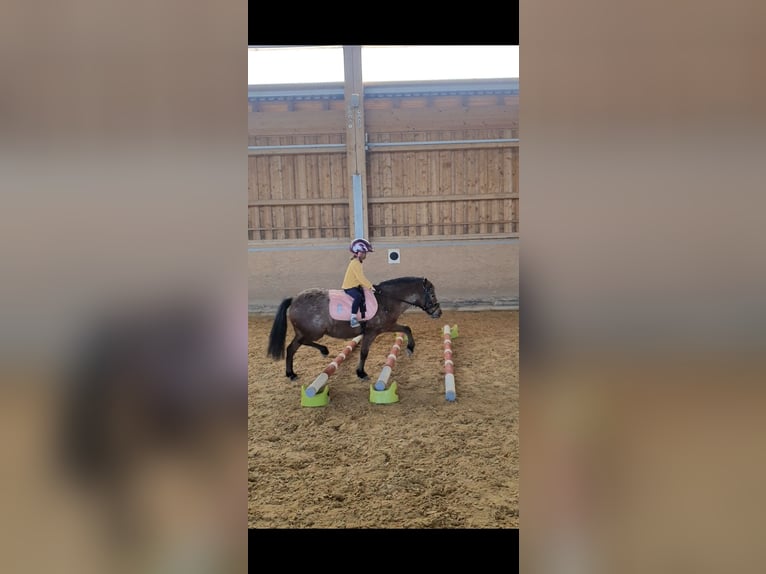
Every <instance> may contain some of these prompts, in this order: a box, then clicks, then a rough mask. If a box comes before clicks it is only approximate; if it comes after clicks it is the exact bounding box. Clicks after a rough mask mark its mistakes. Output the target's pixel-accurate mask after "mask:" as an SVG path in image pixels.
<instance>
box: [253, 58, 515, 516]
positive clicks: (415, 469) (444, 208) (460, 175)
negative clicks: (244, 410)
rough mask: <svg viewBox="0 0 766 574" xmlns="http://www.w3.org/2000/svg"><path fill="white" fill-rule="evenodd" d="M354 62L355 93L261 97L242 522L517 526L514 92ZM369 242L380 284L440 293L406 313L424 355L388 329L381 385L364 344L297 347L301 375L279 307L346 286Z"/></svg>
mask: <svg viewBox="0 0 766 574" xmlns="http://www.w3.org/2000/svg"><path fill="white" fill-rule="evenodd" d="M343 57H344V63H345V81H344V82H341V83H337V84H311V85H308V84H307V85H302V84H301V85H279V86H250V87H249V89H248V114H249V148H248V154H249V203H248V234H249V237H248V239H249V253H248V260H249V269H250V279H249V304H250V322H249V385H248V388H249V445H248V492H249V498H248V507H249V513H248V526H249V527H250V528H292V529H295V528H518V527H519V339H518V331H519V277H518V259H519V170H518V162H519V139H518V138H519V136H518V109H519V108H518V101H519V82H518V79H497V80H470V81H466V80H460V81H430V82H406V83H404V82H394V83H386V84H383V83H379V84H370V83H364V82H363V80H362V77H363V74H362V70H361V54H360V47H358V46H347V47H344V49H343ZM355 237H364V238H367V239H368V240H369V241H370V242H371V244H372V245H373V247H374V252H372V253H368V255H367V258H366V260H365V261H364V272H365V275H366V276H367V277H368V278H369V279H370V280H371V281H372V282H373V283H374V284H376V285H377V284H380V283H382V282H384V281H388V280H392V279H396V278H405V277H416V278H423V279H427V280H428V281H429V282H430V283H431V284H433V287H434V295H435V299H436V301H438V304H439V308H440V311H441V314H440V315H439V314H438V313H435V314H434V315H436V316H429V314H428V313H426V311H425V309H424V308H423V307H424V305H420V304H417V301H416V302H415V303H412V304H410V306H409V307H407V309H408V310H407V311H406V312H405V313H404V314H402V315H401V317H399V319H398V323H399V324H400V325H406V326H408V327H410V328H411V330H412V335H413V337H412V338H413V339H414V343H415V348H414V352H413V353H412V354H411V355H410V354H409V353H408V352H407V348H406V347H407V343H411V342H412V341H403V342H402V344H401V345H396V346H395V343H396V336H397V335H399V333H393V332H384V333H382V334H380V335H379V336H378V337H377V338H376V339H375V341H374V342H373V343H372V345H371V347H370V349H369V354H368V356H367V360H366V365H365V370H366V372H367V374H368V375H369V378H368V379H367V380H361V379H359V378H358V377H357V373H356V369H357V363H358V361H359V358H360V348H359V347H358V346H356V347H355V346H354V345H355V343H353V342H351V341H352V338H353V337H352V336H349V337H342V338H333V337H330V336H324V337H322V338H321V339H319V340H318V344H319V345H324V346H326V347H327V351H328V354H327V355H326V356H323V355H322V354H321V353H320V351H319V350H318V349H316V348H311V347H309V346H306V345H303V346H300V347H299V348H298V350H297V352H296V353H295V357H294V365H293V366H294V370H295V373H296V374H297V375H298V378H296V379H295V380H291V379H290V378H288V377H287V376H286V363H285V359H284V358H281V359H279V360H277V359H274V358H272V357H270V356H267V349H268V347H269V336H270V332H271V330H272V325H273V323H274V319H275V314H276V311H277V309H278V307H279V306H280V303H282V301H283V300H284V299H286V298H295V297H296V296H297V295H298V294H299V293H300V292H301V291H303V290H304V289H307V288H320V289H340V285H341V281H342V279H343V274H344V272H345V269H346V265H347V264H348V261H349V256H350V254H349V244H350V243H351V241H352V240H353V239H354V238H355ZM431 303H432V304H431V306H429V305H425V307H428V309H429V310H432V309H433V308H434V307H433V304H435V302H431ZM405 306H406V304H405ZM378 312H379V313H380V312H381V310H380V309H379V311H378ZM371 324H372V323H371ZM357 332H359V330H358V329H357ZM292 337H293V327H292V326H291V325H288V329H287V334H286V344H289V343H290V341H291V339H292ZM387 364H388V368H386V369H384V367H385V366H386V365H387ZM450 371H451V372H450ZM323 372H325V373H327V376H326V381H325V382H324V384H323V385H322V386H321V389H319V390H318V391H317V394H316V395H315V396H313V397H310V396H308V394H310V393H311V392H312V391H311V390H310V391H309V393H307V392H306V389H307V388H309V387H310V386H311V385H312V383H315V382H316V381H317V380H319V379H320V375H321V374H322V373H323ZM381 378H382V379H384V383H385V390H376V389H375V387H374V385H375V384H376V383H378V382H379V381H380V379H381ZM448 391H454V394H452V392H449V393H448ZM312 399H313V400H312Z"/></svg>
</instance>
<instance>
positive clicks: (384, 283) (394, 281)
mask: <svg viewBox="0 0 766 574" xmlns="http://www.w3.org/2000/svg"><path fill="white" fill-rule="evenodd" d="M424 280H425V277H397V278H395V279H387V280H386V281H381V282H380V283H378V285H380V286H381V287H385V286H390V285H402V284H409V283H415V282H420V283H422V282H423V281H424Z"/></svg>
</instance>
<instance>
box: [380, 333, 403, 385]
mask: <svg viewBox="0 0 766 574" xmlns="http://www.w3.org/2000/svg"><path fill="white" fill-rule="evenodd" d="M403 344H404V335H401V334H400V335H397V336H396V340H395V341H394V344H393V345H392V346H391V352H390V353H389V354H388V357H387V358H386V364H385V365H383V369H382V370H381V371H380V376H379V377H378V380H377V381H375V390H376V391H384V390H386V384H387V383H388V377H390V376H391V370H392V369H393V368H394V365H395V364H396V356H397V355H398V354H399V351H400V350H401V348H402V345H403Z"/></svg>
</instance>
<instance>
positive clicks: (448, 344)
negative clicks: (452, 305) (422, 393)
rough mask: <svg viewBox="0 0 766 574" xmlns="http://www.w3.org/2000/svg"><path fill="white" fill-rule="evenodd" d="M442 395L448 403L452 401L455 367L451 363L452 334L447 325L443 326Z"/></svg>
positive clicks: (454, 394) (453, 396) (454, 396)
mask: <svg viewBox="0 0 766 574" xmlns="http://www.w3.org/2000/svg"><path fill="white" fill-rule="evenodd" d="M443 333H444V373H445V374H444V395H445V397H446V398H447V400H448V401H454V400H455V398H456V393H455V366H454V364H453V362H452V334H451V333H450V328H449V325H444V330H443Z"/></svg>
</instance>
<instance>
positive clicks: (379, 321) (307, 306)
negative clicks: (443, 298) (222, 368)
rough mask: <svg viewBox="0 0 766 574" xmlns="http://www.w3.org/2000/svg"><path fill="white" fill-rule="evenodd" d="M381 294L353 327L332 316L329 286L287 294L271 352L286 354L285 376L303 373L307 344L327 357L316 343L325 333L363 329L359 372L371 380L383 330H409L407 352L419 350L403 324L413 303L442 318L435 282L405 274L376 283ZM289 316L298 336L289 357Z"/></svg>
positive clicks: (278, 315) (342, 336) (346, 333)
mask: <svg viewBox="0 0 766 574" xmlns="http://www.w3.org/2000/svg"><path fill="white" fill-rule="evenodd" d="M375 298H376V300H377V303H378V311H377V313H376V314H375V315H374V316H372V317H370V318H369V320H367V321H364V322H362V324H361V325H360V326H359V327H351V325H350V324H349V321H348V320H337V319H333V318H332V317H331V316H330V311H329V309H330V292H329V290H327V289H319V288H310V289H305V290H303V291H301V292H300V293H298V295H297V296H295V297H294V298H293V297H288V298H286V299H284V300H283V301H282V303H281V304H280V305H279V309H278V310H277V312H276V315H275V317H274V323H273V325H272V327H271V333H270V334H269V346H268V351H267V356H268V357H271V358H272V359H274V360H280V359H282V358H285V376H287V377H289V379H290V380H295V379H296V378H298V375H297V374H296V373H295V371H294V370H293V358H294V357H295V352H296V351H297V350H298V348H299V347H300V346H301V345H307V346H309V347H314V348H315V349H318V350H319V352H320V353H322V355H323V356H327V355H329V351H328V350H327V347H326V346H324V345H320V344H319V343H317V342H316V341H318V340H319V339H321V338H322V337H323V336H325V335H327V336H329V337H333V338H335V339H349V338H352V337H355V336H357V335H359V334H360V333H362V335H363V336H362V340H361V341H360V343H359V348H360V354H359V363H358V364H357V367H356V375H357V377H359V378H360V379H362V380H367V379H368V378H369V376H368V374H367V373H366V372H365V370H364V364H365V362H366V360H367V354H368V353H369V350H370V346H371V345H372V343H373V342H374V341H375V339H376V337H377V336H378V335H380V334H381V333H385V332H399V333H404V334H405V335H407V354H408V355H410V356H411V355H412V353H413V352H414V351H415V338H414V337H413V336H412V330H411V329H410V328H409V327H408V326H406V325H401V324H399V323H397V321H398V319H399V317H400V316H401V315H402V313H404V312H405V311H406V310H407V309H408V308H409V307H410V306H413V307H418V308H420V309H422V310H423V311H425V312H426V313H427V314H428V315H430V316H431V318H433V319H438V318H439V317H441V314H442V311H441V307H440V305H439V301H438V299H437V298H436V291H435V289H434V285H433V283H431V282H430V281H429V280H428V279H426V278H425V277H399V278H396V279H389V280H388V281H383V282H382V283H379V284H378V285H375ZM349 299H350V297H349ZM288 319H289V320H290V323H291V324H292V326H293V331H294V332H295V336H294V337H293V340H292V341H291V342H290V344H289V345H288V346H287V352H286V356H285V341H286V338H287V321H288Z"/></svg>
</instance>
